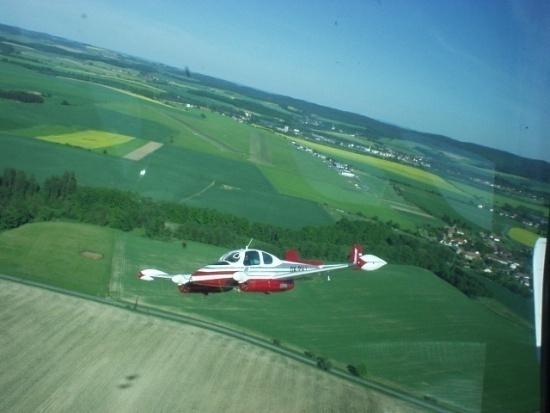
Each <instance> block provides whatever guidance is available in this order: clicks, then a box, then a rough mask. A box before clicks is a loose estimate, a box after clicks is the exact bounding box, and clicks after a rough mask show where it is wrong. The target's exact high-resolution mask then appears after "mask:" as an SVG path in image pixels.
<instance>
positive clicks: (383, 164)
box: [296, 139, 457, 192]
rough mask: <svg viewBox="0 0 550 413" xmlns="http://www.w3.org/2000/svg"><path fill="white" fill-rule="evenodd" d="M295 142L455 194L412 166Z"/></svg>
mask: <svg viewBox="0 0 550 413" xmlns="http://www.w3.org/2000/svg"><path fill="white" fill-rule="evenodd" d="M296 141H297V142H300V143H301V144H303V145H305V146H309V147H310V148H312V149H315V150H316V151H319V152H321V153H325V154H327V155H332V156H335V157H337V158H340V159H344V160H350V161H356V162H360V163H365V164H367V165H370V166H373V167H375V168H377V169H380V170H383V171H385V172H387V173H388V174H391V175H395V176H397V177H405V178H406V179H412V180H415V181H418V182H421V183H424V184H427V185H429V186H433V187H434V188H436V189H445V190H448V191H450V192H457V189H456V188H455V187H453V186H452V185H451V184H449V183H448V182H447V181H445V180H444V179H442V178H441V177H439V176H437V175H434V174H433V173H431V172H427V171H424V170H423V169H420V168H414V167H412V166H408V165H403V164H400V163H397V162H392V161H387V160H385V159H380V158H376V157H374V156H369V155H363V154H359V153H355V152H349V151H346V150H344V149H339V148H333V147H330V146H326V145H320V144H318V143H313V142H310V141H305V140H302V139H296Z"/></svg>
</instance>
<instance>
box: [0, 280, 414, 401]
mask: <svg viewBox="0 0 550 413" xmlns="http://www.w3.org/2000/svg"><path fill="white" fill-rule="evenodd" d="M0 331H2V334H1V335H0V361H1V365H2V369H1V370H0V388H1V389H2V398H0V411H2V412H21V411H43V412H74V411H87V412H93V411H101V412H103V411H116V412H134V411H197V412H198V411H200V412H219V411H224V412H258V411H273V412H283V411H284V412H318V411H324V412H329V411H330V412H332V411H346V412H359V411H369V412H378V411H385V412H398V411H407V410H408V408H407V406H406V405H403V404H402V403H401V402H400V401H397V400H392V399H390V398H388V397H386V396H383V395H381V394H379V393H376V392H372V391H369V390H368V389H365V388H362V387H360V386H356V385H354V384H350V383H349V382H346V381H345V380H341V379H338V378H335V377H333V376H331V375H328V374H326V373H324V372H322V371H320V370H318V369H316V368H313V367H310V366H305V365H302V364H301V363H299V362H296V361H294V360H291V359H289V358H287V357H284V356H281V355H278V354H275V353H272V352H270V351H268V350H266V349H263V348H259V347H256V346H254V345H251V344H249V343H245V342H243V341H241V340H237V339H234V338H231V337H227V336H224V335H221V334H218V333H214V332H211V331H206V330H203V329H200V328H197V327H194V326H190V325H182V324H180V323H176V322H172V321H168V320H162V319H158V318H154V317H151V316H147V315H143V314H138V313H134V312H131V311H126V310H124V309H120V308H115V307H111V306H106V305H104V304H100V303H95V302H91V301H87V300H83V299H80V298H76V297H70V296H66V295H62V294H58V293H55V292H51V291H47V290H43V289H40V288H35V287H30V286H26V285H22V284H18V283H13V282H9V281H4V280H0Z"/></svg>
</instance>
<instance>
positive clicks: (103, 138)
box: [38, 130, 133, 149]
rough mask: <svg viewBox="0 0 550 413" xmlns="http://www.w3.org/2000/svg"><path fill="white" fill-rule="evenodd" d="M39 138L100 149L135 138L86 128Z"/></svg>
mask: <svg viewBox="0 0 550 413" xmlns="http://www.w3.org/2000/svg"><path fill="white" fill-rule="evenodd" d="M38 139H41V140H43V141H47V142H54V143H60V144H67V145H71V146H78V147H79V148H84V149H99V148H108V147H110V146H115V145H120V144H122V143H126V142H129V141H131V140H132V139H133V138H132V137H131V136H124V135H120V134H118V133H109V132H103V131H94V130H85V131H81V132H74V133H64V134H62V135H46V136H39V137H38Z"/></svg>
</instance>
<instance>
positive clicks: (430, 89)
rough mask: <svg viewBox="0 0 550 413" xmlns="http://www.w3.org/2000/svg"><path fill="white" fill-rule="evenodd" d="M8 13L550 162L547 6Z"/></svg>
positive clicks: (309, 4) (37, 1)
mask: <svg viewBox="0 0 550 413" xmlns="http://www.w3.org/2000/svg"><path fill="white" fill-rule="evenodd" d="M0 22H1V23H4V24H10V25H14V26H18V27H22V28H26V29H30V30H36V31H40V32H45V33H49V34H55V35H58V36H62V37H66V38H68V39H72V40H77V41H82V42H85V43H89V44H92V45H96V46H101V47H105V48H109V49H113V50H117V51H120V52H125V53H128V54H132V55H136V56H140V57H144V58H148V59H150V60H154V61H159V62H163V63H166V64H170V65H173V66H177V67H185V66H187V67H189V68H190V70H191V71H192V72H193V71H195V72H199V73H203V74H208V75H211V76H215V77H219V78H222V79H226V80H230V81H234V82H237V83H240V84H243V85H247V86H252V87H255V88H258V89H262V90H265V91H269V92H275V93H279V94H283V95H288V96H292V97H296V98H300V99H304V100H307V101H310V102H314V103H319V104H323V105H326V106H330V107H333V108H338V109H343V110H347V111H351V112H356V113H360V114H363V115H367V116H370V117H372V118H375V119H378V120H382V121H385V122H389V123H392V124H395V125H399V126H403V127H407V128H411V129H415V130H418V131H423V132H432V133H438V134H442V135H446V136H449V137H451V138H454V139H458V140H462V141H467V142H475V143H479V144H482V145H486V146H490V147H494V148H498V149H502V150H506V151H509V152H512V153H516V154H518V155H522V156H526V157H530V158H535V159H544V160H547V161H550V132H549V131H550V52H548V51H549V50H550V2H547V1H542V0H538V1H534V0H532V1H531V0H502V1H496V0H455V1H451V0H442V1H434V0H431V1H430V0H427V1H423V0H416V1H408V0H403V1H400V0H395V1H386V0H359V1H351V0H349V1H328V0H318V1H306V0H304V1H295V0H293V1H289V0H278V1H250V0H239V1H215V0H201V1H194V2H189V1H183V0H181V1H169V0H164V1H156V2H152V1H150V0H147V1H142V0H132V1H124V0H119V1H116V2H114V1H112V2H109V1H105V0H95V1H89V0H72V1H65V0H57V1H43V0H16V1H14V0H2V1H0Z"/></svg>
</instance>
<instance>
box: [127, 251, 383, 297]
mask: <svg viewBox="0 0 550 413" xmlns="http://www.w3.org/2000/svg"><path fill="white" fill-rule="evenodd" d="M251 242H252V241H251ZM249 247H250V243H249V244H248V245H247V246H246V247H245V248H243V249H239V250H234V251H230V252H228V253H226V254H224V255H222V256H221V257H220V258H219V259H218V261H217V262H215V263H214V264H210V265H206V266H204V267H202V268H199V269H198V270H196V271H195V272H193V273H191V274H172V275H171V274H167V273H165V272H163V271H160V270H156V269H145V270H141V271H139V272H138V274H137V275H138V278H139V279H141V280H144V281H154V279H155V278H163V279H169V280H171V281H172V282H173V283H175V284H176V285H177V286H178V289H179V290H180V292H182V293H203V294H209V293H217V292H225V291H229V290H233V289H236V290H237V291H242V292H247V293H265V294H269V293H276V292H284V291H290V290H292V289H293V288H294V280H295V279H296V278H304V277H308V276H310V275H314V274H319V273H324V272H327V271H335V270H341V269H346V268H349V267H355V268H358V269H361V270H365V271H374V270H377V269H379V268H381V267H383V266H384V265H386V264H387V263H386V261H384V260H383V259H381V258H378V257H376V256H375V255H368V254H366V255H363V248H362V246H361V245H353V246H352V248H351V251H350V254H349V262H348V263H345V264H323V263H322V262H321V261H317V260H303V259H301V258H300V256H299V255H298V252H297V251H296V250H289V251H287V252H286V254H285V259H284V260H281V259H279V258H277V257H276V256H274V255H273V254H270V253H268V252H265V251H262V250H258V249H251V248H249Z"/></svg>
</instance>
